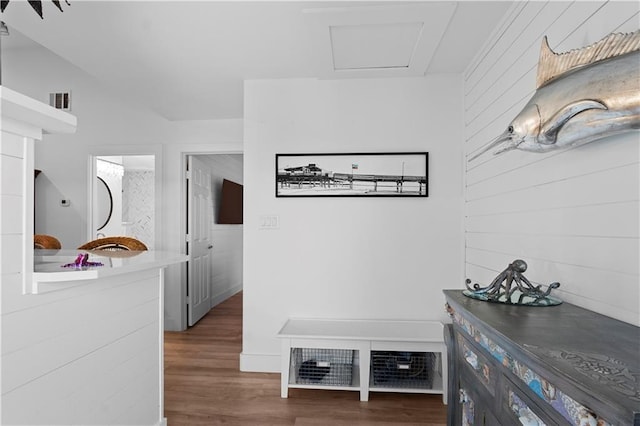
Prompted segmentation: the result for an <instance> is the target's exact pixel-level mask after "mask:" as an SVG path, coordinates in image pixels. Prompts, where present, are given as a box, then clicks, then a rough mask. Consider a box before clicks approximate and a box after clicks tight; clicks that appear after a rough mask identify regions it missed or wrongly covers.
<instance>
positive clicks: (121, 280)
mask: <svg viewBox="0 0 640 426" xmlns="http://www.w3.org/2000/svg"><path fill="white" fill-rule="evenodd" d="M24 143H25V142H24V140H23V138H22V137H20V136H17V135H14V134H10V133H7V132H5V131H3V132H2V139H1V142H0V175H1V180H0V197H1V203H2V204H1V209H0V282H1V285H0V292H1V293H0V327H1V330H2V332H1V346H0V353H1V361H0V362H1V366H0V372H1V376H0V382H1V387H0V390H1V399H0V424H11V425H35V424H42V425H52V424H65V425H89V424H135V425H158V424H162V422H163V413H162V410H163V407H162V393H161V392H162V391H161V390H162V387H163V385H162V383H163V378H162V374H163V371H162V361H161V360H162V342H163V338H162V335H163V334H162V333H163V319H162V314H163V312H162V310H161V309H160V307H161V299H160V294H162V293H161V291H162V284H161V277H160V275H159V274H160V272H159V271H158V270H157V269H156V270H149V271H144V272H137V273H133V274H127V275H118V276H115V277H107V278H102V279H99V280H91V281H77V282H74V283H73V284H69V283H67V284H65V283H56V284H52V285H50V286H48V287H49V290H51V291H49V292H47V293H43V294H29V295H23V294H22V249H21V247H22V239H23V231H22V222H23V220H25V212H24V208H23V203H22V201H23V194H22V178H21V176H23V171H22V170H23V164H24V161H25V159H24V155H23V148H22V147H23V144H24ZM38 143H44V142H38ZM58 286H59V287H61V288H62V289H60V290H55V288H57V287H58ZM52 289H53V290H52Z"/></svg>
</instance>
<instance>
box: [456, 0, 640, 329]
mask: <svg viewBox="0 0 640 426" xmlns="http://www.w3.org/2000/svg"><path fill="white" fill-rule="evenodd" d="M639 7H640V6H639V5H638V3H637V2H608V3H607V2H571V3H569V2H530V3H519V4H516V5H515V6H514V7H513V8H512V10H511V12H510V13H509V14H507V15H506V17H505V20H504V22H503V24H502V25H501V26H500V27H498V28H497V30H496V32H495V33H494V36H493V37H492V39H490V40H489V41H488V42H487V44H486V45H485V48H484V50H483V51H481V53H480V55H479V56H478V57H477V59H476V61H475V62H474V63H472V64H471V65H470V66H469V68H468V69H467V71H466V73H465V77H464V79H465V89H464V91H465V113H464V116H465V148H464V149H465V152H467V153H469V152H471V151H473V150H475V149H477V148H478V147H480V146H482V145H483V144H484V143H486V142H488V141H489V140H490V139H492V138H493V137H495V136H497V135H498V134H500V133H501V132H502V131H503V130H504V129H506V127H507V126H508V124H509V122H510V121H511V120H512V119H513V117H515V115H516V114H517V113H518V112H519V111H520V110H521V109H522V107H523V106H524V104H525V103H526V102H527V101H528V100H529V98H530V97H531V95H532V94H533V92H534V90H535V76H536V70H537V62H538V55H539V49H540V44H541V40H542V36H543V35H547V36H548V39H549V44H550V46H551V48H552V49H554V50H555V51H556V52H565V51H568V50H571V49H576V48H580V47H583V46H587V45H589V44H591V43H594V42H596V41H598V40H600V39H601V38H603V37H604V36H606V35H607V34H609V33H611V32H630V31H635V30H637V29H638V10H639ZM638 142H639V134H638V132H637V131H634V132H632V133H628V134H624V135H619V136H615V137H609V138H607V139H605V140H600V141H596V142H592V143H589V144H586V145H583V146H580V147H577V148H574V149H570V150H565V151H556V152H551V153H547V154H536V153H529V152H521V151H511V152H507V153H505V154H502V155H499V156H492V155H490V154H487V155H484V156H482V157H480V158H478V159H477V160H475V161H472V162H470V163H467V165H466V173H465V179H466V190H465V199H466V206H465V216H466V220H465V227H466V234H465V243H466V275H467V277H469V278H470V279H472V280H473V281H474V282H479V283H482V284H483V285H486V284H488V283H490V282H491V280H492V279H493V278H494V277H495V276H496V274H497V273H498V272H499V271H501V270H502V269H504V268H505V267H506V265H507V264H508V263H509V262H511V261H512V260H514V259H517V258H521V259H524V260H525V261H526V262H527V263H528V265H529V268H528V270H527V272H526V273H525V276H526V277H527V278H528V279H529V280H531V281H532V282H535V283H537V284H545V285H547V284H549V283H551V282H553V281H559V282H560V283H561V287H560V288H559V289H558V290H557V291H554V293H555V294H557V295H558V296H559V297H560V298H561V299H563V300H565V301H568V302H572V303H575V304H578V305H581V306H584V307H586V308H588V309H591V310H595V311H597V312H600V313H603V314H605V315H608V316H611V317H614V318H617V319H620V320H622V321H626V322H629V323H632V324H636V325H638V324H640V288H639V287H640V286H639V284H638V283H639V271H638V258H639V250H638V241H639V240H638V236H639V232H638V218H639V211H638V198H639V192H640V191H639V186H640V178H639V166H638V163H639V157H640V156H639V153H640V151H639V145H640V144H639V143H638Z"/></svg>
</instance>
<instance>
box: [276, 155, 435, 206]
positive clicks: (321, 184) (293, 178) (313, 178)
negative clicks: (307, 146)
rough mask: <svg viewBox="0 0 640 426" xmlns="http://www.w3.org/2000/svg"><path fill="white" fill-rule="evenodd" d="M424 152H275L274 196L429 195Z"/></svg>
mask: <svg viewBox="0 0 640 426" xmlns="http://www.w3.org/2000/svg"><path fill="white" fill-rule="evenodd" d="M428 160H429V153H427V152H399V153H377V152H376V153H350V154H328V153H322V154H276V176H275V183H276V188H275V190H276V197H428V196H429V191H428V167H429V164H428Z"/></svg>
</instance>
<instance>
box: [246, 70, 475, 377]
mask: <svg viewBox="0 0 640 426" xmlns="http://www.w3.org/2000/svg"><path fill="white" fill-rule="evenodd" d="M461 117H462V81H461V76H460V75H440V76H433V77H425V78H406V79H361V80H360V79H359V80H356V79H353V80H312V79H294V80H271V81H262V80H261V81H247V82H245V133H244V134H245V141H244V147H245V151H244V152H245V156H244V160H245V163H244V183H245V192H244V195H245V204H244V296H243V297H244V319H243V326H244V329H243V353H242V355H241V369H242V370H244V371H279V368H280V364H279V354H280V344H279V341H278V339H277V338H276V333H277V332H278V331H279V329H280V327H281V326H282V325H283V324H284V322H285V321H286V319H287V318H288V317H313V318H347V319H349V318H364V319H444V318H445V314H444V308H443V304H444V298H443V296H442V292H441V290H442V289H443V288H451V287H457V286H460V285H461V283H462V279H463V276H462V273H461V272H462V270H461V265H462V264H463V257H462V256H463V246H462V244H461V243H462V239H463V237H462V235H463V234H462V162H461V158H462V147H461V143H460V141H461V140H462V139H463V131H462V129H463V123H462V121H461ZM403 151H404V152H408V151H428V152H429V175H428V179H429V197H428V198H395V199H386V198H366V199H362V198H277V199H276V198H275V154H276V153H316V152H324V153H350V152H403ZM262 215H276V216H278V218H279V228H278V229H275V230H261V229H259V222H260V217H261V216H262Z"/></svg>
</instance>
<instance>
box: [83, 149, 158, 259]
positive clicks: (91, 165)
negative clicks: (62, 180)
mask: <svg viewBox="0 0 640 426" xmlns="http://www.w3.org/2000/svg"><path fill="white" fill-rule="evenodd" d="M118 155H153V156H154V188H153V189H154V201H155V202H154V208H153V214H154V226H153V235H154V241H155V244H154V245H155V247H150V249H152V250H153V249H154V248H156V247H162V246H163V241H162V238H163V235H162V233H161V232H160V224H161V223H162V220H163V217H162V206H163V203H162V195H163V194H162V179H163V170H162V164H163V159H162V145H92V146H90V147H89V158H88V165H87V176H89V179H88V180H87V227H86V229H85V233H86V234H85V238H84V240H85V241H91V240H93V239H95V237H94V235H95V231H94V227H93V196H94V194H95V191H96V180H97V170H96V161H97V157H106V156H118Z"/></svg>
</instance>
